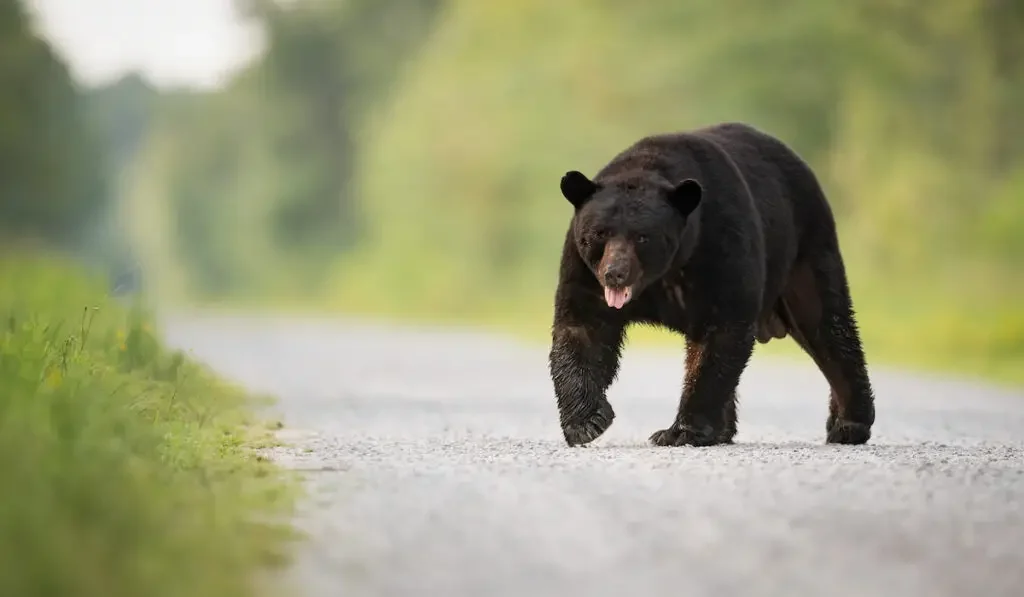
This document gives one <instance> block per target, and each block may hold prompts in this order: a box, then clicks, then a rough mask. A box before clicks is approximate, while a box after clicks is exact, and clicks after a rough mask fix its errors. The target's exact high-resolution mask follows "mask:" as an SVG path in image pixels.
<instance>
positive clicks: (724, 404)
mask: <svg viewBox="0 0 1024 597" xmlns="http://www.w3.org/2000/svg"><path fill="white" fill-rule="evenodd" d="M753 350H754V325H753V324H734V325H730V326H725V327H723V328H719V329H717V330H715V331H713V332H711V333H710V334H709V335H708V336H707V337H706V338H705V339H704V340H703V341H695V340H687V343H686V380H685V382H684V383H683V395H682V398H681V399H680V401H679V410H678V412H677V414H676V420H675V422H674V423H673V424H672V426H671V427H669V428H667V429H662V430H660V431H656V432H654V433H653V434H652V435H651V437H650V441H651V443H653V444H654V445H656V446H684V445H693V446H711V445H715V444H727V443H732V440H733V438H734V437H735V435H736V387H737V386H738V385H739V381H740V375H741V374H742V373H743V370H744V369H745V368H746V366H747V362H748V361H749V360H750V356H751V354H752V353H753Z"/></svg>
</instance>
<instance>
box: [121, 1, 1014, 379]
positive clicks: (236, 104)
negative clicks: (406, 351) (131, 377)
mask: <svg viewBox="0 0 1024 597" xmlns="http://www.w3.org/2000/svg"><path fill="white" fill-rule="evenodd" d="M250 4H251V5H252V6H251V8H252V12H251V14H253V15H255V18H260V19H262V22H263V23H264V27H265V31H266V32H267V34H268V35H267V37H268V39H269V42H270V45H269V48H268V51H267V53H266V55H265V56H264V57H263V59H262V60H260V61H259V62H257V63H256V64H255V65H253V67H252V68H251V69H250V70H249V71H248V72H246V73H244V74H243V75H242V76H240V77H239V78H238V79H237V80H236V81H235V82H233V83H232V85H230V86H229V87H228V88H227V89H225V90H223V91H221V92H217V93H213V94H209V95H205V96H201V97H194V98H190V100H189V109H188V110H178V109H175V108H173V107H171V106H170V105H169V104H170V103H171V102H168V106H167V107H166V109H163V110H161V113H162V114H161V116H162V118H163V121H162V124H161V125H160V126H159V127H158V128H157V130H156V131H155V133H154V135H153V136H152V137H151V138H150V140H149V143H148V144H147V146H146V148H145V151H144V152H143V153H142V154H141V157H140V159H139V160H138V161H136V162H135V164H134V168H133V170H132V173H133V177H132V181H133V182H132V185H133V186H131V190H130V193H129V194H130V196H131V198H132V202H133V206H134V207H133V209H135V210H137V211H136V214H137V215H136V217H135V218H134V221H135V222H136V223H143V222H145V225H146V226H147V228H146V229H145V232H144V233H143V234H140V237H141V238H142V239H143V240H144V241H145V243H143V245H144V246H145V247H146V254H147V262H148V263H149V264H150V265H151V266H152V268H153V269H154V271H155V272H157V273H158V277H159V279H160V281H161V282H162V283H163V284H164V289H165V290H167V289H170V290H173V291H177V292H178V293H179V294H180V295H184V296H189V297H193V298H202V299H219V298H224V297H234V298H236V299H237V298H240V297H245V298H250V297H256V296H258V297H261V298H268V299H272V300H275V299H278V300H279V299H283V300H288V301H293V300H299V301H304V302H306V303H307V304H321V305H322V304H329V305H331V306H336V307H339V308H343V309H347V310H358V311H372V312H376V313H382V314H388V315H397V314H400V315H415V316H418V317H434V318H456V319H458V318H463V319H465V318H482V319H489V320H501V321H504V322H523V321H534V322H536V327H538V328H540V329H543V328H546V326H547V322H548V321H549V320H550V301H551V293H552V290H553V285H554V281H555V269H556V267H557V260H556V259H554V258H553V256H554V255H556V254H557V252H558V251H559V249H560V245H561V240H562V235H563V233H564V227H565V225H566V223H567V221H568V218H569V215H570V212H569V206H568V205H567V204H566V203H565V202H564V200H562V199H561V198H560V197H559V194H558V192H557V181H558V179H559V177H560V176H561V174H562V173H563V172H564V171H566V170H568V169H581V170H583V171H590V172H593V171H595V170H596V169H597V168H598V167H599V166H600V165H601V164H602V163H604V162H605V161H606V160H607V159H609V158H610V157H611V156H612V155H613V154H614V153H615V152H616V151H618V150H619V149H621V148H622V147H623V146H624V145H625V144H627V143H630V142H631V141H633V140H635V139H637V138H638V137H640V136H642V135H645V134H648V133H651V132H656V131H664V130H678V129H682V128H687V127H692V126H699V125H703V124H706V123H710V122H715V121H723V120H742V121H747V122H750V123H752V124H754V125H756V126H758V127H760V128H762V129H765V130H767V131H768V132H771V133H774V134H776V135H778V136H779V137H781V138H782V139H784V140H785V141H787V142H788V143H790V144H792V145H793V146H794V147H795V148H796V149H797V150H798V151H799V152H800V153H801V154H802V155H803V156H804V157H806V158H807V159H808V161H810V162H811V164H812V165H813V166H814V168H815V170H816V171H817V172H818V173H819V174H820V176H821V179H822V182H823V184H824V186H825V188H826V191H827V192H828V194H829V196H830V198H831V200H832V202H833V205H834V207H835V212H836V215H837V217H838V219H839V226H840V235H841V241H842V243H843V247H844V250H845V252H846V254H847V257H848V260H849V262H850V271H851V281H852V284H853V286H854V293H855V295H854V299H855V301H856V302H857V304H858V305H859V306H858V311H859V312H860V313H861V315H862V318H863V319H864V321H865V325H864V326H863V327H864V328H865V336H866V337H867V338H869V339H870V341H869V350H870V354H869V356H870V355H879V358H881V359H883V360H886V361H894V362H913V363H924V364H928V365H930V366H940V367H945V366H947V365H948V366H952V367H954V368H957V369H960V370H963V371H974V372H983V373H991V371H994V370H999V371H1024V367H1020V366H1016V365H1019V364H1021V362H1022V358H1024V357H1022V355H1021V353H1020V351H1019V350H1017V349H1016V348H1013V347H1014V346H1016V344H1014V342H1013V341H1012V338H1014V337H1016V336H1015V335H1014V334H1017V333H1018V332H1017V331H1012V332H1008V331H1007V330H1019V327H1016V326H1018V323H1017V322H1019V319H1020V313H1021V312H1022V309H1024V307H1021V305H1022V304H1024V303H1022V300H1021V299H1022V298H1024V276H1021V274H1020V265H1019V260H1020V255H1021V250H1022V248H1024V247H1022V245H1021V241H1020V239H1021V238H1022V236H1021V230H1022V229H1024V212H1022V211H1021V205H1024V201H1022V199H1021V197H1022V196H1024V175H1022V174H1021V173H1022V172H1024V142H1022V140H1024V134H1022V133H1024V113H1022V112H1021V111H1020V109H1019V106H1021V105H1024V60H1020V58H1021V57H1022V56H1024V42H1022V41H1021V40H1024V11H1022V10H1021V9H1020V7H1019V6H1018V4H1019V3H1011V2H985V1H982V0H969V1H967V2H960V1H954V0H942V1H940V2H938V3H931V4H929V5H928V6H927V8H924V7H922V6H921V5H918V4H914V3H911V2H907V1H904V0H866V1H863V2H857V3H836V2H817V1H815V0H779V1H776V2H767V1H762V2H740V1H739V0H721V1H719V0H715V1H712V0H694V1H691V2H681V3H680V2H665V1H654V2H648V3H643V4H633V5H628V6H627V5H626V4H623V3H615V2H607V1H597V2H593V1H588V2H584V1H583V0H566V1H565V2H559V3H551V2H541V1H539V0H525V1H523V2H518V3H494V2H492V3H486V2H470V1H469V0H446V1H445V2H443V3H441V2H439V3H438V4H436V5H435V4H434V3H431V2H419V3H399V2H362V1H357V0H348V1H345V2H341V1H338V2H316V3H314V2H309V1H307V2H298V3H289V4H288V5H287V8H280V6H285V5H284V4H281V3H272V2H260V1H256V0H253V1H252V2H251V3H250ZM397 42H401V43H397ZM184 112H188V116H187V117H182V116H181V114H182V113H184ZM157 214H159V215H160V218H162V221H165V222H168V223H170V222H177V224H168V225H167V226H166V227H164V228H163V229H162V230H158V229H157V227H156V225H155V224H154V223H153V222H154V221H157V216H156V215H157ZM179 234H180V236H176V235H179ZM175 238H180V239H181V240H180V241H175ZM335 241H336V242H335ZM903 305H913V309H912V311H913V314H914V315H915V316H914V317H907V316H906V315H905V313H904V311H903V307H902V306H903ZM978 313H984V314H985V317H979V316H978ZM939 330H944V331H941V332H940V331H939ZM1007 334H1009V335H1007ZM542 335H543V334H540V335H539V336H542ZM958 337H962V338H964V341H966V339H967V338H970V345H971V346H972V349H971V351H972V352H971V355H969V356H965V355H963V354H962V352H963V350H962V347H963V346H964V344H962V343H961V342H959V341H958V340H957V338H958ZM1008 347H1009V348H1008ZM1009 375H1010V377H1013V378H1014V379H1017V380H1021V381H1024V378H1022V377H1020V375H1021V374H1020V373H1017V374H1013V373H1010V374H1009Z"/></svg>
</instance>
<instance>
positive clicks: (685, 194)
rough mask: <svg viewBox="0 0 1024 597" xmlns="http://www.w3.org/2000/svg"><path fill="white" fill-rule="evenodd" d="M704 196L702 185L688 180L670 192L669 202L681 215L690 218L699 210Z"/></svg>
mask: <svg viewBox="0 0 1024 597" xmlns="http://www.w3.org/2000/svg"><path fill="white" fill-rule="evenodd" d="M703 195H704V189H703V188H702V187H701V186H700V183H699V182H697V181H696V180H694V179H692V178H687V179H686V180H684V181H683V182H681V183H679V184H677V185H676V186H675V187H674V188H673V189H672V190H671V191H669V193H668V202H669V203H671V204H672V206H673V207H675V208H676V209H677V210H679V213H681V214H683V215H684V216H688V215H690V213H691V212H693V210H695V209H697V206H698V205H699V204H700V200H701V197H703Z"/></svg>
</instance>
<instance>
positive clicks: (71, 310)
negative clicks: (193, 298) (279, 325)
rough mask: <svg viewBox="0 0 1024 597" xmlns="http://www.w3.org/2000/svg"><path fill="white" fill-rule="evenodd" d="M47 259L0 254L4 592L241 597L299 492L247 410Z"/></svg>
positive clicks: (278, 553) (231, 390) (129, 315)
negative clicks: (266, 451) (272, 459)
mask: <svg viewBox="0 0 1024 597" xmlns="http://www.w3.org/2000/svg"><path fill="white" fill-rule="evenodd" d="M105 295H106V293H105V292H104V288H103V286H102V284H100V283H97V282H96V281H94V280H92V279H90V278H88V277H86V276H85V275H83V274H81V273H80V272H79V271H78V270H77V269H76V268H75V267H73V266H71V265H68V264H66V263H62V262H60V261H58V260H54V259H51V258H48V257H36V256H27V255H17V256H7V257H2V258H0V484H2V486H3V488H4V489H3V493H2V495H0V595H18V596H19V597H36V596H39V597H43V596H51V595H52V596H54V597H57V596H65V595H76V596H81V597H93V596H95V597H100V596H102V597H128V596H139V595H145V596H147V597H172V596H174V597H177V596H182V597H186V596H187V597H207V596H209V597H214V596H216V597H235V596H238V597H241V596H251V595H258V594H266V593H268V592H269V591H268V590H266V587H269V586H270V585H262V586H261V584H260V583H261V581H260V580H259V578H260V575H259V574H258V573H259V572H261V571H263V570H268V569H269V567H272V566H274V565H278V564H281V563H283V562H285V561H287V556H288V544H289V542H290V539H291V538H293V537H294V536H295V535H294V533H293V531H292V529H291V527H290V525H289V524H288V522H287V520H286V518H287V516H288V515H289V514H290V509H291V506H292V504H293V503H294V498H295V497H296V493H295V489H296V486H295V485H293V483H292V480H291V479H290V478H288V477H286V476H285V473H284V472H282V471H279V470H278V469H277V468H275V467H274V466H273V465H272V464H271V463H269V462H266V461H265V460H264V459H262V458H260V457H259V456H258V455H257V453H256V450H255V449H256V448H257V447H259V446H261V445H267V444H268V443H270V442H271V435H270V431H269V427H270V426H269V425H267V424H266V423H264V422H261V421H259V420H256V419H255V418H253V417H252V416H251V415H250V414H249V410H248V409H249V407H250V406H251V405H252V404H253V401H252V398H251V397H250V396H248V395H247V394H245V393H244V392H242V391H241V390H240V389H238V388H236V387H233V386H231V385H228V384H226V383H224V382H223V381H221V380H219V379H218V378H217V377H215V376H214V375H213V374H212V373H211V372H209V371H207V370H206V369H204V368H203V367H201V366H200V365H198V364H197V363H195V362H193V361H191V360H190V359H189V358H187V357H186V356H185V355H183V354H181V353H178V352H173V351H169V350H168V349H167V348H166V347H164V346H163V344H162V343H161V342H160V339H159V337H158V336H157V335H156V334H155V333H154V331H153V329H152V328H151V326H150V324H149V321H148V319H147V318H146V317H145V316H144V314H143V313H142V312H141V311H140V310H138V309H128V308H125V307H123V306H121V305H119V304H117V303H116V302H115V301H113V300H111V299H108V298H106V296H105Z"/></svg>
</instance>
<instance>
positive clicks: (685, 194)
mask: <svg viewBox="0 0 1024 597" xmlns="http://www.w3.org/2000/svg"><path fill="white" fill-rule="evenodd" d="M561 191H562V195H563V196H564V197H565V198H566V199H567V200H568V201H569V203H571V204H572V205H573V208H574V209H575V213H574V216H573V223H572V235H573V239H574V240H575V243H576V250H577V251H578V252H579V255H580V258H582V260H583V261H584V262H585V263H586V264H587V266H588V267H589V268H590V270H591V271H592V272H593V273H594V276H595V277H596V278H597V281H598V282H599V283H600V284H601V286H602V287H604V298H605V302H607V303H608V306H610V307H614V308H616V309H621V308H622V307H623V305H625V304H626V303H628V302H629V301H630V299H632V298H633V297H634V296H636V295H637V294H639V293H640V292H641V291H642V290H643V289H644V288H646V287H647V286H649V285H650V284H651V283H652V282H654V281H656V280H658V279H660V278H661V277H662V276H664V275H665V274H666V273H667V272H668V271H669V269H670V268H671V266H672V265H673V264H674V263H676V262H677V257H678V253H679V250H680V245H681V243H682V241H683V239H684V232H686V229H687V226H688V225H689V224H690V222H689V221H690V220H691V219H694V218H691V215H692V214H693V211H694V210H695V209H697V206H698V205H699V204H700V201H701V197H702V195H703V188H702V187H701V185H700V183H698V182H697V181H696V180H693V179H692V178H687V179H685V180H682V181H679V182H670V181H667V180H664V179H663V178H661V177H659V176H657V175H652V174H644V175H637V176H631V177H623V178H619V179H611V180H608V181H605V182H595V181H593V180H590V179H589V178H587V176H586V175H584V174H582V173H581V172H578V171H576V170H572V171H570V172H567V173H566V174H565V176H563V177H562V182H561Z"/></svg>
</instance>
